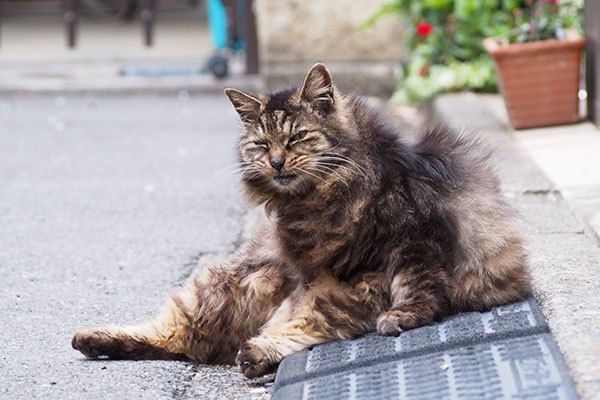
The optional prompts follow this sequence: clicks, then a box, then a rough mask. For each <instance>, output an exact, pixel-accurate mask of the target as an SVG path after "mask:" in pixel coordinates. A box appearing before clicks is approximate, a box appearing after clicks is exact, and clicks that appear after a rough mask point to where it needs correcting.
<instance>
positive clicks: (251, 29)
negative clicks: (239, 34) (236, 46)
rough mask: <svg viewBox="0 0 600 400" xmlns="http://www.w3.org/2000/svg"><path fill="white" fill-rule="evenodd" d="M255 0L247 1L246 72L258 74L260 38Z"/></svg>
mask: <svg viewBox="0 0 600 400" xmlns="http://www.w3.org/2000/svg"><path fill="white" fill-rule="evenodd" d="M253 5H254V1H253V0H247V2H246V16H245V17H246V32H245V36H246V74H249V75H254V74H258V39H257V36H256V16H255V15H254V7H253Z"/></svg>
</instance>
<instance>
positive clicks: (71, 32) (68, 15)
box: [63, 0, 77, 48]
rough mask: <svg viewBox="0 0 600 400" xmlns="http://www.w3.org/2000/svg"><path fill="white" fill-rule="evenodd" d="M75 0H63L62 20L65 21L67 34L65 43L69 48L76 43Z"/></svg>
mask: <svg viewBox="0 0 600 400" xmlns="http://www.w3.org/2000/svg"><path fill="white" fill-rule="evenodd" d="M75 1H76V0H63V21H64V23H65V32H66V35H67V45H68V46H69V47H71V48H73V47H75V45H76V44H77V37H76V35H77V34H76V24H77V21H76V18H77V14H76V13H75Z"/></svg>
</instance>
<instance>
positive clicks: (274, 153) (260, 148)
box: [225, 64, 356, 198]
mask: <svg viewBox="0 0 600 400" xmlns="http://www.w3.org/2000/svg"><path fill="white" fill-rule="evenodd" d="M225 94H226V95H227V97H228V98H229V100H230V101H231V103H232V104H233V107H234V108H235V110H236V111H237V112H238V114H239V115H240V118H241V120H242V123H243V126H244V134H243V136H242V138H241V140H240V142H239V158H240V162H241V165H240V166H241V170H242V181H243V182H244V184H245V185H246V186H247V189H249V190H250V191H251V192H253V193H251V194H254V195H255V197H257V198H260V197H264V198H270V197H272V196H273V195H275V194H281V193H284V194H289V195H298V194H303V193H307V192H308V191H310V190H313V189H314V188H315V187H316V186H318V185H327V184H329V183H333V181H338V182H340V181H341V182H344V183H346V182H345V181H346V178H345V177H346V176H347V175H348V171H352V170H353V169H354V168H356V167H355V166H352V165H351V163H352V160H351V159H349V157H348V154H349V151H350V147H351V146H350V144H349V140H348V130H349V129H348V118H347V117H346V116H345V115H346V114H347V113H346V111H345V110H344V102H345V99H344V97H343V96H342V95H341V94H340V93H339V92H338V91H337V89H336V88H335V87H334V85H333V81H332V78H331V74H330V73H329V71H328V70H327V68H326V67H325V65H323V64H315V65H314V66H313V67H312V68H311V69H310V70H309V71H308V74H307V75H306V77H305V79H304V82H303V84H302V86H301V87H300V88H291V89H287V90H282V91H279V92H275V93H273V94H271V95H267V96H261V97H258V96H254V95H251V94H248V93H245V92H242V91H240V90H237V89H225Z"/></svg>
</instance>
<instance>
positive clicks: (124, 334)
mask: <svg viewBox="0 0 600 400" xmlns="http://www.w3.org/2000/svg"><path fill="white" fill-rule="evenodd" d="M282 270H284V269H283V268H282V267H281V265H279V264H277V263H275V262H272V261H270V260H265V259H248V258H245V257H241V258H240V257H238V258H237V259H236V258H234V259H233V261H231V262H229V263H227V264H226V265H222V266H218V267H207V268H205V269H204V270H203V272H202V273H201V274H200V275H199V276H198V277H196V278H194V279H192V280H190V281H188V282H187V284H186V285H185V286H184V287H183V288H182V290H181V291H180V292H179V293H177V294H176V295H174V296H173V297H172V298H171V299H170V300H169V301H168V303H167V306H166V307H165V308H164V310H163V311H162V312H161V314H160V315H159V317H158V318H157V319H155V320H153V321H150V322H148V323H145V324H142V325H138V326H131V327H103V328H94V329H87V330H84V331H81V332H78V333H76V334H75V336H74V337H73V339H72V342H71V344H72V346H73V348H75V349H77V350H79V351H81V352H82V353H83V354H85V355H86V356H88V357H92V358H97V357H108V358H112V359H185V358H189V359H192V360H195V361H199V362H203V363H233V362H234V361H235V354H236V352H237V350H238V349H239V347H240V345H241V344H242V343H243V342H244V340H246V339H248V338H250V337H252V336H253V335H256V334H257V333H258V331H259V329H260V327H261V326H262V325H263V324H264V323H265V322H266V321H267V320H268V319H269V317H270V316H271V315H272V313H273V312H274V310H275V309H276V308H277V307H278V306H279V305H280V304H281V301H283V298H285V296H287V294H288V293H287V291H289V282H288V281H287V279H286V278H285V277H284V276H283V275H282V274H283V272H282Z"/></svg>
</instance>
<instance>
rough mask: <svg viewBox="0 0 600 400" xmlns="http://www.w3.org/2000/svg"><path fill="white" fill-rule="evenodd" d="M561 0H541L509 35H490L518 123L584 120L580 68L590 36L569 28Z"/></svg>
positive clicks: (505, 94) (507, 98)
mask: <svg viewBox="0 0 600 400" xmlns="http://www.w3.org/2000/svg"><path fill="white" fill-rule="evenodd" d="M560 6H561V5H560V4H558V0H539V1H538V2H537V3H536V4H535V5H534V6H533V7H531V8H530V12H527V10H525V12H522V14H521V15H518V18H519V19H520V23H519V24H517V27H516V28H515V29H513V30H511V31H510V32H509V34H508V35H507V36H505V37H504V38H497V37H496V38H487V39H485V40H484V47H485V49H486V50H487V52H488V53H489V54H490V55H491V57H492V58H493V60H494V64H495V68H496V75H497V79H498V85H499V87H500V91H501V93H502V95H503V97H504V102H505V104H506V109H507V111H508V115H509V117H510V120H511V123H512V125H513V127H515V128H516V129H521V128H531V127H537V126H546V125H557V124H566V123H572V122H577V121H578V120H579V107H578V105H579V98H578V92H579V81H580V80H579V73H580V61H581V50H582V49H583V47H584V46H585V39H584V38H582V37H581V36H580V35H579V34H578V33H577V31H576V30H574V29H565V25H566V24H565V23H564V14H563V13H561V10H560Z"/></svg>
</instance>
